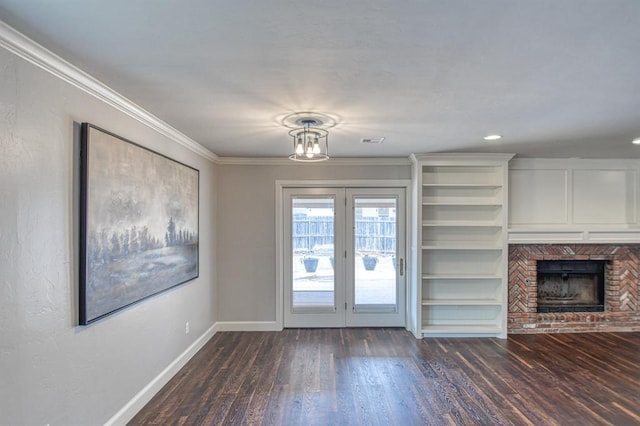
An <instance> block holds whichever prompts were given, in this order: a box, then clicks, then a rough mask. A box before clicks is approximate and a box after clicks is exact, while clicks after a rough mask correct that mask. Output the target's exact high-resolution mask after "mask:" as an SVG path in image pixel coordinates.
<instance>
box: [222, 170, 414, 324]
mask: <svg viewBox="0 0 640 426" xmlns="http://www.w3.org/2000/svg"><path fill="white" fill-rule="evenodd" d="M218 169H219V175H218V176H219V177H218V186H217V195H218V215H217V217H218V222H217V226H218V250H217V253H218V269H217V274H218V275H217V281H218V302H219V305H218V313H219V316H218V320H219V321H221V322H223V323H224V322H236V321H238V322H243V321H247V322H273V321H275V320H276V301H275V297H276V286H277V281H276V217H275V213H276V206H275V187H276V180H314V179H315V180H330V179H332V180H348V179H376V180H380V179H410V178H411V167H410V165H409V164H407V165H395V166H393V165H391V166H386V165H385V166H379V165H376V166H374V165H359V166H344V165H342V166H332V165H331V163H321V164H306V165H305V164H303V165H284V166H282V165H281V166H278V165H230V164H225V165H219V166H218Z"/></svg>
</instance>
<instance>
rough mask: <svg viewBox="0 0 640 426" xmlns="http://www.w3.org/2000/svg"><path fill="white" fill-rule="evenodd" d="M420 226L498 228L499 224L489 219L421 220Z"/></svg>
mask: <svg viewBox="0 0 640 426" xmlns="http://www.w3.org/2000/svg"><path fill="white" fill-rule="evenodd" d="M422 226H429V227H439V228H500V227H502V225H501V224H499V223H497V222H489V221H481V220H478V221H472V220H471V221H462V220H439V221H435V220H423V221H422Z"/></svg>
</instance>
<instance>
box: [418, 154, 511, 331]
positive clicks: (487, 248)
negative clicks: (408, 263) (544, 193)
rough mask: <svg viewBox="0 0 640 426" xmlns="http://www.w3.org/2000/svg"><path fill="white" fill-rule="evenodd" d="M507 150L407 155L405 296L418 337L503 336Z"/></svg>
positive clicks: (505, 270)
mask: <svg viewBox="0 0 640 426" xmlns="http://www.w3.org/2000/svg"><path fill="white" fill-rule="evenodd" d="M512 156H513V155H512V154H425V155H415V156H413V157H412V158H413V160H414V180H415V182H414V183H415V185H414V192H415V194H414V205H415V209H414V216H415V217H416V218H417V222H418V226H417V232H416V235H415V236H414V249H415V256H414V257H415V258H414V261H415V263H416V266H417V267H416V268H414V273H415V274H416V281H417V286H416V288H415V289H414V291H413V292H412V293H411V294H413V295H415V298H416V300H415V302H416V303H417V304H418V307H417V309H416V310H415V313H416V315H415V318H414V321H416V323H417V324H415V327H414V328H415V329H417V330H418V332H419V334H420V335H422V336H425V337H428V336H497V337H506V318H507V256H508V250H507V223H508V222H507V211H508V209H507V200H506V198H507V193H508V191H507V173H508V162H509V160H510V159H511V157H512Z"/></svg>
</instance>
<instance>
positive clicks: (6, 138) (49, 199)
mask: <svg viewBox="0 0 640 426" xmlns="http://www.w3.org/2000/svg"><path fill="white" fill-rule="evenodd" d="M0 67H1V68H0V424H2V425H45V424H50V425H52V426H57V425H65V426H67V425H83V426H85V425H97V424H104V423H105V422H106V421H107V420H109V419H110V418H111V417H112V416H113V415H114V414H116V412H118V410H120V409H121V408H122V407H123V406H124V405H125V404H126V403H127V402H128V401H130V400H131V398H132V397H134V395H136V394H137V393H138V392H139V391H141V389H142V388H143V387H144V386H146V385H147V384H149V383H150V381H151V380H152V379H154V378H155V377H156V376H157V375H158V374H159V373H160V372H161V371H162V370H163V369H164V368H165V367H167V366H168V365H169V364H170V363H171V362H172V361H174V360H175V359H176V357H178V356H179V355H180V354H181V353H182V352H183V351H185V349H187V348H188V347H189V346H190V345H191V344H192V343H193V342H194V341H196V339H197V338H198V337H199V336H200V335H202V334H203V333H204V332H205V331H206V330H208V329H210V327H211V326H212V325H213V324H214V322H215V319H216V310H215V307H216V304H217V303H216V296H215V272H214V271H215V244H214V241H215V239H216V234H215V226H214V223H215V215H216V206H215V198H214V190H215V186H216V174H215V166H214V165H213V164H212V163H211V162H210V161H209V160H207V159H205V158H203V157H201V156H199V155H196V154H195V153H193V152H192V151H190V150H187V149H186V148H184V147H182V146H180V145H177V144H176V143H174V142H172V141H170V140H169V139H168V138H166V137H164V136H161V135H160V134H158V133H157V132H155V131H153V130H151V129H150V128H148V127H146V126H144V125H142V124H141V123H139V122H138V121H135V120H133V119H132V118H130V117H129V116H126V115H125V114H123V113H121V112H119V111H117V110H115V109H114V108H112V107H110V106H108V105H106V104H105V103H103V102H101V101H99V100H97V99H96V98H94V97H92V96H89V95H87V94H86V93H84V92H82V91H80V90H79V89H76V88H74V87H72V86H71V85H69V84H67V83H65V82H63V81H62V80H60V79H58V78H56V77H54V76H52V75H50V74H48V73H46V72H44V71H42V70H41V69H39V68H36V67H35V66H33V65H31V64H29V63H27V62H25V61H24V60H22V59H20V58H18V57H17V56H14V55H13V54H11V53H9V52H7V51H5V50H3V49H0ZM83 121H87V122H91V123H93V124H95V125H98V126H100V127H102V128H105V129H108V130H110V131H112V132H114V133H116V134H118V135H121V136H123V137H126V138H128V139H131V140H133V141H136V142H138V143H140V144H142V145H145V146H147V147H149V148H151V149H153V150H156V151H158V152H161V153H163V154H165V155H167V156H169V157H172V158H175V159H176V160H178V161H181V162H183V163H186V164H189V165H191V166H193V167H195V168H197V169H199V170H200V277H199V278H198V279H196V280H194V281H191V282H189V283H187V284H184V285H182V286H180V287H178V288H175V289H173V290H170V291H168V292H165V293H163V294H161V295H158V296H155V297H153V298H151V299H149V300H146V301H144V302H142V303H140V304H137V305H135V306H133V307H130V308H128V309H126V310H124V311H122V312H119V313H117V314H115V315H113V316H110V317H108V318H106V319H104V320H102V321H100V322H98V323H96V324H94V325H91V326H89V327H79V326H78V325H77V323H78V313H77V311H78V262H77V243H78V233H77V225H78V206H77V195H76V194H77V191H78V176H77V166H78V155H77V151H76V150H77V146H78V143H79V132H78V130H79V129H78V125H77V123H80V122H83ZM186 321H189V322H190V328H191V332H190V334H188V335H186V334H185V322H186Z"/></svg>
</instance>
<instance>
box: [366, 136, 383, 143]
mask: <svg viewBox="0 0 640 426" xmlns="http://www.w3.org/2000/svg"><path fill="white" fill-rule="evenodd" d="M382 141H384V137H380V138H362V139H360V143H382Z"/></svg>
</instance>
